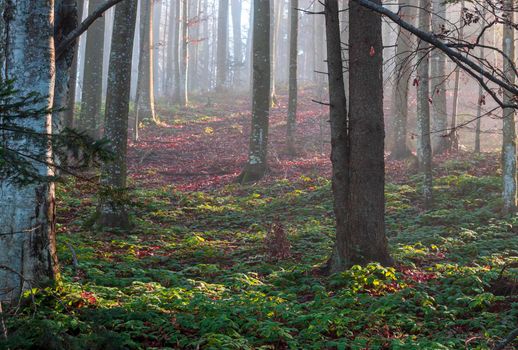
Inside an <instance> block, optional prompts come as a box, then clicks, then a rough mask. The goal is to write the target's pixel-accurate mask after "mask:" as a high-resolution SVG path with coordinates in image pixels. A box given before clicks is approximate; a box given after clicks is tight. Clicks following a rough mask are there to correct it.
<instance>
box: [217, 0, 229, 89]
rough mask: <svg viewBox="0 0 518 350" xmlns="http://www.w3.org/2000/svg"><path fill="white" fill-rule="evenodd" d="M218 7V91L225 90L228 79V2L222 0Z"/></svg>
mask: <svg viewBox="0 0 518 350" xmlns="http://www.w3.org/2000/svg"><path fill="white" fill-rule="evenodd" d="M218 3H219V7H218V42H217V45H218V52H217V63H216V65H217V68H216V71H217V76H216V90H218V91H221V90H224V89H225V85H226V83H227V78H228V0H220V1H219V2H218Z"/></svg>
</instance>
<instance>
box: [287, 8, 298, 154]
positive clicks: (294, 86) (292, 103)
mask: <svg viewBox="0 0 518 350" xmlns="http://www.w3.org/2000/svg"><path fill="white" fill-rule="evenodd" d="M298 7H299V0H290V8H289V11H290V31H289V36H290V55H289V62H288V65H289V88H288V94H289V96H288V122H287V130H286V133H287V141H288V145H287V146H288V152H289V153H291V154H294V153H295V127H296V121H297V93H298V83H297V59H298V53H299V52H298V41H299V40H298V35H299V28H298V27H299V11H298Z"/></svg>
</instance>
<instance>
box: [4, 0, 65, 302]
mask: <svg viewBox="0 0 518 350" xmlns="http://www.w3.org/2000/svg"><path fill="white" fill-rule="evenodd" d="M53 7H54V1H49V0H18V1H16V5H15V6H13V8H12V9H11V11H12V14H13V17H12V20H10V21H9V22H8V23H7V27H8V30H9V33H10V35H9V40H8V48H7V52H6V53H7V57H6V59H7V64H8V65H7V67H8V70H7V75H8V78H9V79H16V80H15V83H14V85H15V88H16V89H18V90H19V91H20V94H24V95H25V94H28V93H31V92H37V93H39V94H41V95H44V96H48V97H47V98H46V99H45V101H44V102H43V103H42V104H41V105H39V106H28V107H29V108H34V107H37V108H42V107H43V108H45V107H49V108H50V107H52V101H53V91H54V79H55V77H54V41H53V34H54V28H53V24H54V18H53V17H54V9H53ZM27 23H31V25H30V26H28V25H27ZM17 122H18V123H19V125H20V126H23V127H27V128H31V129H33V130H34V131H35V132H39V133H51V132H52V128H51V126H52V122H51V114H50V113H49V114H46V115H43V116H41V117H38V118H20V119H19V120H17ZM2 136H3V138H4V140H5V145H6V146H7V147H9V148H11V149H14V150H16V151H17V152H22V153H30V154H35V153H36V154H46V155H47V157H48V159H49V160H50V159H51V156H52V154H51V149H50V148H48V145H47V144H46V143H39V142H38V143H35V142H33V141H31V140H29V139H27V138H26V137H23V135H22V136H19V135H18V137H16V136H14V135H12V134H10V133H8V132H6V131H4V132H3V135H2ZM34 167H35V169H36V170H37V171H38V173H39V174H40V175H43V176H45V175H51V174H52V172H51V169H50V168H49V167H48V166H46V165H43V164H38V163H35V164H34ZM0 223H1V225H0V226H1V229H0V301H8V302H9V301H14V300H16V299H17V298H18V297H19V296H20V293H21V292H22V291H23V290H26V289H28V288H31V287H34V286H37V285H45V284H47V283H48V282H50V281H52V280H53V278H54V275H55V270H54V269H55V267H56V266H57V263H56V261H55V236H54V234H55V232H54V185H53V184H49V183H34V184H31V185H25V186H21V185H13V184H12V183H11V182H9V179H4V180H3V181H2V182H1V183H0Z"/></svg>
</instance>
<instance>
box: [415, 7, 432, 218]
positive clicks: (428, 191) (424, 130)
mask: <svg viewBox="0 0 518 350" xmlns="http://www.w3.org/2000/svg"><path fill="white" fill-rule="evenodd" d="M430 19H431V18H430V0H420V2H419V28H420V29H421V30H425V31H429V30H430ZM417 61H418V62H419V66H418V68H417V75H418V79H419V86H418V88H417V130H418V131H417V134H418V136H417V159H418V162H419V170H420V172H421V173H422V174H423V196H424V205H425V208H427V209H428V208H429V207H430V206H431V204H432V145H431V140H430V102H429V98H430V80H429V69H430V63H429V61H430V60H429V57H428V52H427V50H426V43H425V42H423V41H421V42H420V43H419V47H418V54H417Z"/></svg>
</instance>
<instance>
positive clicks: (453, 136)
mask: <svg viewBox="0 0 518 350" xmlns="http://www.w3.org/2000/svg"><path fill="white" fill-rule="evenodd" d="M460 8H461V12H460V13H461V15H460V16H461V17H460V29H459V42H461V41H462V40H464V23H463V17H462V14H463V10H464V0H461V2H460ZM459 82H460V66H459V65H457V66H456V67H455V86H454V87H453V108H452V113H451V130H450V140H449V143H450V145H449V146H450V151H452V152H457V151H458V150H459V133H458V132H457V114H458V108H459Z"/></svg>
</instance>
